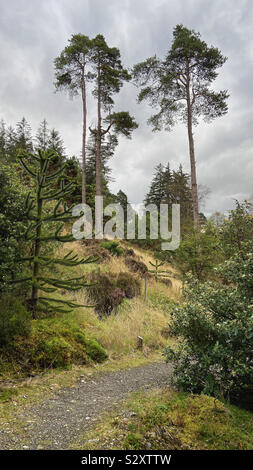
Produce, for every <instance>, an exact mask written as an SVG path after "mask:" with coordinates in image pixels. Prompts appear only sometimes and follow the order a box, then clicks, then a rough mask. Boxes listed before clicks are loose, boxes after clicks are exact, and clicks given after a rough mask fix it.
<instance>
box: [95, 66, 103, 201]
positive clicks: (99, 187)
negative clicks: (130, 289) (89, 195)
mask: <svg viewBox="0 0 253 470" xmlns="http://www.w3.org/2000/svg"><path fill="white" fill-rule="evenodd" d="M100 78H101V68H100V63H99V64H98V77H97V86H98V102H97V106H98V109H97V112H98V128H97V145H96V147H97V148H96V196H102V183H101V135H102V132H101V83H100Z"/></svg>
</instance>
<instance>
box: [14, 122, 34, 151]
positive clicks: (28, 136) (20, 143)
mask: <svg viewBox="0 0 253 470" xmlns="http://www.w3.org/2000/svg"><path fill="white" fill-rule="evenodd" d="M15 145H16V152H17V156H18V151H19V150H20V149H21V150H25V151H26V152H32V151H33V141H32V131H31V126H30V124H29V123H28V122H27V120H26V119H25V117H23V118H22V119H21V121H19V122H18V123H17V125H16V143H15Z"/></svg>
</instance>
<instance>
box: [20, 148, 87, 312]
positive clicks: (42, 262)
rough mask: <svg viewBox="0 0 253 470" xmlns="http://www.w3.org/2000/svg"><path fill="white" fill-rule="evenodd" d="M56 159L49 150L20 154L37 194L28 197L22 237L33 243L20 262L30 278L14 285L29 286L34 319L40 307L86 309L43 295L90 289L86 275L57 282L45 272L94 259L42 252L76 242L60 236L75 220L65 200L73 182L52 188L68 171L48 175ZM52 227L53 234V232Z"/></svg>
mask: <svg viewBox="0 0 253 470" xmlns="http://www.w3.org/2000/svg"><path fill="white" fill-rule="evenodd" d="M53 158H55V153H54V152H53V151H51V150H48V151H46V152H45V151H42V150H40V149H38V153H37V154H29V153H26V152H22V153H20V155H19V160H20V162H21V164H22V165H23V167H24V169H25V171H26V172H27V173H28V174H29V175H30V176H31V177H32V178H33V179H34V180H35V181H36V193H35V195H32V194H31V193H29V194H28V195H27V198H26V203H25V214H24V216H25V217H26V218H27V219H28V221H29V222H30V223H29V225H28V228H27V230H26V232H25V233H24V236H23V238H24V240H26V241H28V242H30V243H31V244H32V254H31V256H29V257H25V258H22V259H20V262H28V263H30V266H31V275H30V276H28V277H25V278H22V279H16V280H14V281H11V282H12V283H20V282H21V283H22V282H25V283H30V285H31V297H30V298H29V299H27V300H26V303H27V307H28V308H29V309H30V310H31V311H32V313H33V316H34V317H35V316H36V311H37V310H38V309H41V308H42V309H43V310H45V309H47V310H48V311H51V310H53V311H58V312H66V311H68V309H71V308H74V307H84V305H78V304H75V303H74V302H73V301H66V300H61V299H54V298H51V297H46V296H44V295H40V292H45V293H53V292H55V291H57V289H64V290H69V291H75V290H78V289H80V288H83V287H87V284H85V280H84V277H83V276H79V277H72V278H69V279H57V278H54V277H51V276H47V275H45V274H44V273H43V271H44V270H45V268H51V267H52V266H53V265H57V264H58V265H63V266H68V267H73V266H78V265H80V264H86V263H91V262H92V261H93V259H92V257H89V258H87V259H78V257H77V256H76V255H73V254H72V251H70V252H69V253H67V254H66V255H65V256H64V257H63V258H53V257H50V256H48V255H46V254H45V253H43V247H45V245H46V244H47V243H48V242H50V241H58V242H70V241H74V238H73V237H72V235H61V234H60V233H61V231H62V229H63V227H64V222H66V221H69V220H71V219H73V217H72V215H71V209H72V208H71V207H70V208H68V207H67V206H66V203H65V202H63V198H65V197H66V195H67V194H69V193H70V192H71V191H72V189H73V185H72V183H68V184H67V185H65V184H64V180H62V181H61V188H58V189H55V187H54V186H52V181H53V180H55V179H56V178H58V177H59V176H60V174H61V173H62V172H63V171H64V169H65V166H64V165H62V166H61V167H60V169H59V170H58V171H56V172H55V173H52V172H50V173H49V172H48V168H49V166H50V161H51V160H52V159H53ZM52 201H55V202H56V204H55V206H54V207H52ZM58 222H60V224H59V223H58ZM52 225H53V230H54V231H53V230H50V226H52ZM66 308H67V309H66Z"/></svg>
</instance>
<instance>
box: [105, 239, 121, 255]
mask: <svg viewBox="0 0 253 470" xmlns="http://www.w3.org/2000/svg"><path fill="white" fill-rule="evenodd" d="M100 246H102V248H105V249H106V250H108V251H109V252H110V253H111V255H114V256H120V255H122V254H123V251H124V250H123V248H121V246H120V244H119V242H117V241H115V240H110V241H105V242H102V243H101V244H100Z"/></svg>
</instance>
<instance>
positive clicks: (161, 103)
mask: <svg viewBox="0 0 253 470" xmlns="http://www.w3.org/2000/svg"><path fill="white" fill-rule="evenodd" d="M225 61H226V57H224V56H223V55H222V54H221V52H220V51H219V50H218V49H217V48H214V47H213V46H211V47H208V45H207V44H206V43H205V42H204V41H202V40H201V38H200V35H199V33H196V32H195V31H194V30H189V29H187V28H186V27H184V26H183V25H177V26H176V27H175V28H174V31H173V43H172V46H171V48H170V50H169V51H168V53H167V55H166V57H165V59H164V60H160V59H158V58H157V57H156V56H154V57H150V58H148V59H147V60H145V61H144V62H141V63H139V64H136V65H135V67H134V69H133V75H134V78H135V81H136V83H137V84H138V85H140V87H141V91H140V93H139V101H140V102H141V101H142V100H147V101H148V102H149V103H150V105H151V106H152V107H154V108H156V109H157V111H158V112H157V113H156V114H154V115H153V116H151V118H150V119H149V120H148V122H149V124H151V125H152V127H153V130H161V129H162V128H165V130H169V131H170V130H171V129H172V127H173V126H174V125H175V124H176V123H177V122H178V120H179V121H182V122H183V123H186V124H187V132H188V142H189V154H190V164H191V190H192V201H193V216H194V225H195V227H197V225H198V219H199V207H198V206H199V204H198V188H197V176H196V162H195V149H194V139H193V125H196V124H198V119H199V118H200V117H201V116H202V117H203V118H204V119H205V120H206V121H211V120H213V119H214V118H215V117H218V116H222V115H224V114H226V113H227V104H226V99H227V98H228V94H227V91H226V90H222V91H219V92H216V91H214V90H212V89H210V86H211V84H212V82H213V81H214V80H215V78H216V77H217V75H218V73H217V69H218V68H219V67H221V66H222V65H223V64H224V62H225Z"/></svg>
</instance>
